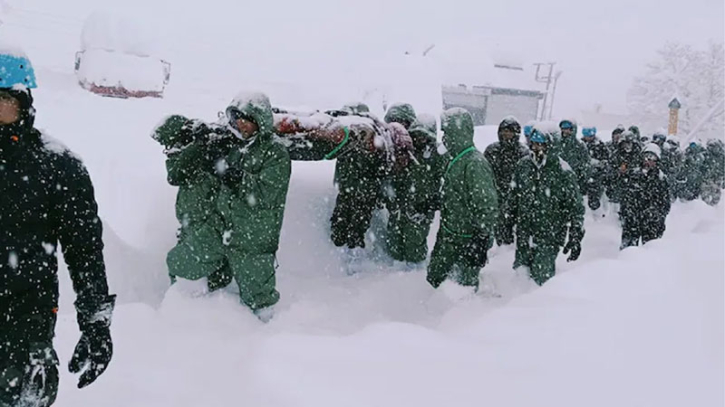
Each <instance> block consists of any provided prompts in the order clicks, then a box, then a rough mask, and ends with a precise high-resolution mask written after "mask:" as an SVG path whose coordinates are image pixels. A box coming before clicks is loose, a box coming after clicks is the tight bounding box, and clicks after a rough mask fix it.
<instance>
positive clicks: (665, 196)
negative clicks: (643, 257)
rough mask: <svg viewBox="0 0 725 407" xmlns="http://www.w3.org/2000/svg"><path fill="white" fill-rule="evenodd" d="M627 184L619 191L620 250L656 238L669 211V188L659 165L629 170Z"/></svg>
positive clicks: (662, 228) (662, 229)
mask: <svg viewBox="0 0 725 407" xmlns="http://www.w3.org/2000/svg"><path fill="white" fill-rule="evenodd" d="M631 172H632V174H631V175H630V176H629V178H630V183H629V185H628V186H627V189H626V190H624V191H622V205H621V209H620V217H621V219H622V244H621V246H620V249H624V248H626V247H630V246H637V245H639V241H640V239H641V240H642V244H645V243H647V242H649V241H651V240H655V239H659V238H661V237H662V235H664V233H665V219H666V218H667V214H668V213H669V212H670V192H669V191H670V187H669V185H668V183H667V177H666V176H665V174H664V173H663V172H662V171H660V169H659V168H653V169H649V170H648V169H643V168H635V169H633V170H631Z"/></svg>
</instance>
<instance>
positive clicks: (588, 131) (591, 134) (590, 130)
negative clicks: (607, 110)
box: [582, 127, 597, 137]
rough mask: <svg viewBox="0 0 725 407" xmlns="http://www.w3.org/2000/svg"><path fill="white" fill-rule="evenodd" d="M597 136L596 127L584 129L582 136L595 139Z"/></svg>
mask: <svg viewBox="0 0 725 407" xmlns="http://www.w3.org/2000/svg"><path fill="white" fill-rule="evenodd" d="M596 135H597V128H596V127H584V128H583V129H582V136H584V137H594V136H596Z"/></svg>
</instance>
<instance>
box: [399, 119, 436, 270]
mask: <svg viewBox="0 0 725 407" xmlns="http://www.w3.org/2000/svg"><path fill="white" fill-rule="evenodd" d="M409 132H410V135H411V137H412V138H413V144H414V146H415V160H414V161H412V162H411V163H410V164H409V165H408V166H407V167H406V168H405V169H404V170H402V171H401V172H400V173H398V174H395V175H393V177H392V187H393V191H394V196H393V197H392V198H391V199H390V200H389V202H388V205H387V206H388V210H389V212H390V218H389V220H388V234H387V250H388V254H389V255H390V256H391V257H392V258H393V259H395V260H398V261H404V262H408V263H420V262H422V261H424V260H425V259H426V257H428V232H429V231H430V225H431V223H432V222H433V217H434V214H435V211H436V209H438V206H439V200H440V197H439V190H440V184H441V177H442V175H443V174H442V173H443V167H444V159H443V156H441V155H440V154H438V151H437V145H436V128H435V121H433V123H432V127H431V126H430V124H427V125H424V124H423V123H420V122H415V123H413V125H412V126H411V128H410V130H409Z"/></svg>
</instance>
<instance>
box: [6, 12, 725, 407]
mask: <svg viewBox="0 0 725 407" xmlns="http://www.w3.org/2000/svg"><path fill="white" fill-rule="evenodd" d="M0 3H2V1H0ZM9 3H10V4H11V5H18V4H21V3H22V2H18V1H10V2H9ZM61 3H62V2H54V1H51V0H28V1H27V3H23V4H25V5H24V6H23V7H16V8H15V9H14V10H13V9H12V8H11V11H10V12H9V14H7V15H5V16H3V17H2V18H0V19H1V20H2V21H3V22H4V23H5V24H4V25H3V26H2V27H0V34H1V35H2V36H3V38H4V39H6V40H14V41H18V42H19V43H20V44H24V46H25V47H26V48H27V49H28V52H29V54H30V56H31V58H34V60H35V61H37V62H36V65H37V66H36V70H37V74H38V82H39V89H37V91H36V92H35V94H34V95H35V97H36V107H37V111H38V119H37V124H38V126H39V127H40V128H43V129H45V130H46V131H47V132H48V133H50V134H51V135H52V136H54V137H55V138H57V139H59V140H61V141H62V142H63V143H65V144H67V145H68V146H69V147H70V148H71V149H73V150H74V151H75V152H76V153H78V155H80V156H81V157H82V158H83V159H84V161H85V163H86V165H87V167H88V168H89V171H90V173H91V176H92V178H93V181H94V184H95V187H96V193H97V199H98V202H99V207H100V212H101V216H102V218H103V220H104V223H105V225H106V233H105V241H106V251H105V255H106V260H107V266H108V274H109V281H110V286H111V290H112V292H114V293H117V294H118V300H119V305H118V306H117V309H116V312H115V315H114V320H113V326H112V332H113V338H114V345H115V354H114V359H113V361H112V363H111V365H110V367H109V369H108V371H107V372H106V373H105V374H104V375H103V376H102V377H101V378H99V380H98V381H97V382H96V383H95V384H94V385H92V386H90V387H89V388H87V389H84V390H78V389H76V388H75V382H76V378H75V377H73V376H71V375H70V374H69V373H68V372H67V371H66V370H65V369H63V370H62V377H61V388H60V393H59V397H58V401H57V404H56V405H57V406H60V407H79V406H104V407H157V406H159V407H160V406H176V407H199V406H205V407H217V406H218V407H227V406H239V405H244V406H268V407H298V406H310V407H313V406H314V407H327V406H336V407H337V406H345V407H357V406H360V407H372V406H376V407H377V406H381V407H383V406H395V407H402V406H411V407H424V406H436V407H441V406H456V407H459V406H460V407H464V406H472V407H473V406H483V405H486V406H489V405H490V406H527V407H528V406H557V407H581V406H602V407H605V406H606V407H610V406H618V407H624V406H633V407H634V406H638V407H639V406H656V407H670V406H671V407H680V406H703V407H705V406H713V407H714V406H722V405H723V403H725V399H724V390H725V388H724V385H723V383H724V381H725V372H724V367H723V360H724V359H725V353H724V351H723V343H724V341H725V329H724V327H723V321H724V319H725V311H724V308H723V301H724V299H723V286H724V284H725V278H724V275H725V273H724V271H725V259H724V258H723V247H725V228H724V223H725V213H724V208H723V204H722V203H721V204H720V206H718V207H715V208H713V207H709V206H707V205H705V204H704V203H702V202H699V201H698V202H693V203H689V204H679V203H678V204H676V205H675V206H674V207H673V210H672V213H671V214H670V216H669V218H668V224H667V228H668V229H667V233H666V235H665V237H664V239H662V240H661V241H656V242H654V243H651V244H648V245H647V246H646V247H642V248H630V249H627V250H625V251H623V252H620V251H619V242H620V229H619V227H618V225H617V221H616V216H615V215H614V214H613V213H612V212H611V211H609V212H607V211H606V210H605V211H603V213H605V214H606V215H607V216H606V217H601V214H597V216H595V215H594V214H592V213H588V214H587V222H586V229H587V234H586V237H585V238H584V241H583V251H582V256H581V258H580V260H579V261H578V262H576V263H566V261H565V259H564V258H563V257H561V258H560V259H559V263H558V264H557V268H558V270H559V274H558V275H557V276H556V277H555V278H553V279H552V280H551V281H550V282H549V283H547V284H546V285H545V286H544V287H542V288H538V287H537V286H536V285H535V284H534V283H533V282H531V281H529V280H528V279H527V278H526V277H525V276H523V275H521V274H519V273H516V272H514V271H513V270H512V269H511V265H512V263H513V254H514V253H513V248H512V247H504V248H500V247H499V248H494V249H493V250H492V252H491V254H490V256H491V262H490V264H489V265H488V266H486V268H485V269H484V271H483V286H482V293H480V294H478V295H477V296H475V297H470V296H468V295H467V293H466V292H465V291H461V289H460V287H457V286H454V285H452V284H450V285H444V287H443V288H442V289H441V290H438V291H436V290H433V289H432V288H431V287H430V286H429V285H428V284H427V283H426V281H425V274H424V271H423V270H417V271H412V272H406V271H402V268H401V267H398V266H397V265H395V264H392V263H388V262H386V261H385V260H384V259H378V261H376V262H371V263H370V264H369V265H368V269H369V271H368V272H365V273H361V274H358V275H355V276H353V277H349V276H347V275H345V273H344V272H343V271H342V270H341V261H342V260H341V256H340V254H339V253H338V251H337V250H336V249H335V248H334V246H333V245H332V244H331V243H330V241H329V217H330V214H331V211H332V207H333V205H334V198H335V191H334V188H333V186H332V174H333V169H334V163H332V162H319V163H317V162H315V163H294V165H293V170H292V173H293V174H292V180H291V184H290V185H291V186H290V191H289V195H288V199H287V208H286V212H285V219H284V225H283V230H282V238H281V242H280V247H281V249H280V251H279V253H278V261H279V264H280V267H279V269H278V271H277V275H278V289H279V291H280V293H281V295H282V299H281V301H280V303H279V306H278V307H277V316H276V317H275V319H274V320H273V321H272V322H271V323H269V324H267V325H264V324H262V323H260V322H259V321H258V320H257V318H256V317H254V316H253V315H252V314H251V313H250V312H249V311H248V310H247V309H246V308H244V307H242V306H241V305H239V303H238V296H237V295H236V294H235V292H234V289H233V288H232V287H229V288H228V289H227V291H224V292H220V293H215V294H213V295H205V294H204V292H203V291H204V287H205V284H204V283H203V282H199V283H190V282H183V281H182V282H180V283H179V284H176V285H175V286H174V287H172V288H169V280H168V277H167V275H166V268H165V256H166V253H167V251H168V250H169V249H170V248H171V247H172V246H173V244H174V243H175V232H176V228H177V221H176V219H175V217H174V200H175V192H176V191H175V189H174V188H173V187H171V186H169V185H168V184H167V182H166V172H165V168H164V157H163V155H162V153H161V148H160V147H159V146H158V145H157V144H156V143H155V142H154V141H153V140H151V138H150V136H149V134H150V132H151V130H152V129H153V127H154V126H155V125H156V124H157V123H158V122H159V121H160V120H161V119H162V118H163V117H164V116H166V115H168V114H171V113H181V114H185V115H189V116H192V117H199V118H202V119H206V120H214V119H215V118H216V114H217V111H219V110H223V109H224V108H225V107H226V104H227V103H228V102H229V101H230V100H231V98H232V96H233V95H234V94H236V93H237V91H238V90H239V88H246V87H254V88H259V89H262V90H269V92H270V93H271V94H272V101H273V103H275V101H276V100H277V103H280V104H295V105H303V104H304V105H307V106H311V107H336V105H335V104H342V103H344V102H348V101H350V100H354V99H357V98H362V97H363V96H364V95H365V92H364V89H359V87H358V86H353V85H349V77H347V76H345V75H343V74H342V73H344V72H346V71H345V68H346V67H343V68H340V69H339V70H334V72H335V74H330V75H331V76H330V78H331V79H330V81H329V82H325V78H328V77H327V76H326V75H327V74H328V73H329V72H328V71H325V72H316V71H315V69H313V68H311V66H313V64H312V63H311V62H310V63H309V64H306V63H299V61H300V60H302V58H303V57H304V56H305V55H306V54H307V53H310V52H315V50H317V48H316V47H315V44H317V43H312V44H306V45H305V46H304V47H303V46H300V47H298V48H295V49H287V50H282V51H280V50H278V51H279V52H281V53H282V54H283V55H284V57H285V58H288V59H289V62H290V64H294V63H296V62H297V63H298V65H297V66H298V67H299V69H298V70H297V74H298V75H299V76H298V77H293V78H292V79H290V81H291V83H292V84H295V85H298V86H299V87H298V88H294V85H293V86H292V88H290V83H285V84H283V85H280V86H279V88H275V87H274V86H275V84H279V83H278V82H274V80H273V79H274V78H273V76H276V75H282V76H283V75H284V74H285V73H286V72H288V71H283V69H282V68H279V69H280V71H282V72H272V73H270V74H269V76H265V77H264V78H262V79H260V80H255V79H257V78H261V77H262V75H261V74H260V75H257V74H259V73H260V72H261V71H262V70H263V69H264V67H267V66H268V65H265V64H262V63H260V64H259V65H254V64H247V63H246V62H244V63H243V62H238V61H237V59H238V55H236V54H234V55H230V54H225V55H223V56H221V57H219V58H220V59H219V60H215V62H216V63H215V64H207V63H206V62H205V61H209V60H211V59H209V58H207V57H209V55H206V54H201V56H199V55H197V57H198V58H195V56H194V53H193V52H188V53H187V52H185V51H189V49H192V48H193V49H197V50H201V49H205V47H207V45H208V44H211V43H206V42H202V40H198V41H199V42H198V43H195V42H194V41H195V40H194V35H196V34H199V32H200V31H202V32H204V29H202V28H199V27H196V26H195V27H196V29H194V30H188V32H185V31H184V28H185V27H186V28H188V27H190V26H192V25H190V24H191V22H190V21H183V23H184V24H186V23H188V24H189V25H186V26H184V25H183V24H181V25H180V26H174V27H171V26H169V27H170V30H171V28H173V30H171V31H169V32H166V33H165V34H164V35H167V36H169V37H172V36H173V35H178V38H177V39H176V40H177V41H178V43H177V42H169V43H168V45H169V46H168V47H162V48H164V49H165V50H166V52H168V53H171V54H172V55H171V57H170V58H169V59H170V60H171V61H172V62H173V63H174V67H175V68H174V69H175V70H174V77H173V79H172V82H171V85H170V86H169V88H168V89H167V93H166V96H165V98H164V99H159V100H149V99H143V100H119V99H108V98H101V97H99V96H96V95H93V94H91V93H88V92H86V91H85V90H83V89H81V88H80V87H79V86H78V84H77V80H76V77H75V75H74V74H73V55H74V52H75V51H76V50H78V49H79V47H80V38H81V37H80V33H81V28H82V23H83V19H84V18H85V15H86V14H84V13H83V12H82V11H81V10H90V5H91V4H95V2H93V1H90V0H87V1H85V2H84V1H76V2H73V4H74V6H73V7H70V6H69V7H66V6H64V5H61ZM98 3H101V2H98ZM106 3H107V2H106ZM147 3H148V2H147ZM213 3H214V4H216V3H219V1H217V0H214V1H213ZM220 4H221V3H220ZM270 4H271V3H270ZM166 6H170V8H173V6H172V3H171V2H158V4H154V5H153V6H150V8H154V7H158V8H159V10H164V8H165V7H166ZM331 7H333V6H331ZM182 8H183V7H182ZM333 8H334V7H333ZM292 11H299V12H300V13H303V12H304V7H303V6H299V10H297V9H294V10H292ZM365 12H366V13H368V12H369V11H365ZM209 13H211V11H210V12H209ZM214 13H215V15H216V16H218V18H219V19H220V20H221V21H222V22H226V23H230V21H227V20H231V17H230V16H229V15H225V13H224V12H219V11H218V9H217V10H215V11H214ZM149 15H150V14H149ZM159 15H161V14H159ZM179 15H185V14H184V13H183V10H182V11H179V10H170V11H169V13H168V14H167V15H164V16H163V17H158V18H159V20H160V21H162V22H160V23H159V24H170V23H169V21H171V20H173V18H172V17H174V16H179ZM146 17H148V15H147V16H146ZM186 18H187V19H188V18H190V17H188V15H187V17H186ZM286 18H287V17H285V19H284V21H287V20H286ZM289 19H290V20H291V21H292V20H293V19H292V18H291V17H290V18H289ZM39 21H40V22H39ZM284 21H283V22H284ZM253 23H254V24H258V22H253ZM363 23H364V22H361V23H360V24H361V25H363ZM220 25H223V24H220ZM293 26H294V27H295V28H298V27H297V26H296V25H293ZM40 27H42V29H40ZM252 28H255V27H252ZM302 28H304V27H302ZM353 28H355V27H353ZM205 29H208V30H210V32H204V35H208V36H210V38H214V35H216V34H219V33H221V32H223V31H224V30H223V29H222V28H221V27H219V26H216V25H214V24H210V25H208V27H206V26H205ZM227 30H228V26H227ZM217 37H220V38H224V37H223V36H221V34H219V35H218V36H217ZM205 38H206V37H205ZM240 38H242V39H243V41H242V42H244V44H245V45H248V46H249V47H251V48H250V50H249V51H248V52H250V53H252V54H253V55H255V57H256V58H260V60H263V58H262V55H263V54H264V52H265V50H264V49H256V48H254V47H255V46H256V43H254V41H253V40H252V39H250V38H247V37H244V36H241V35H240ZM324 39H325V38H319V40H320V41H322V40H324ZM185 41H186V42H188V43H189V44H192V45H190V46H189V47H188V48H185V47H184V46H185V45H186V44H185V43H184V42H185ZM351 41H352V40H351ZM233 43H235V39H233V38H224V39H223V40H219V41H217V42H215V43H213V45H209V47H210V48H214V50H215V51H218V50H219V49H225V48H226V49H229V47H231V45H230V44H233ZM341 48H344V47H341ZM337 51H339V52H342V51H341V50H337ZM209 52H211V51H209ZM340 55H344V54H340ZM164 57H167V55H164ZM174 57H176V58H174ZM337 57H339V55H338V56H337ZM268 58H269V61H272V60H274V58H273V57H272V56H269V57H268ZM331 59H334V58H331ZM235 61H237V62H235ZM304 61H306V62H309V60H304ZM233 63H237V65H236V66H238V69H227V68H228V67H230V66H235V65H233ZM351 64H352V63H351ZM391 64H393V65H395V66H400V65H398V64H395V63H394V62H391ZM315 66H317V65H315ZM290 71H295V69H290ZM330 72H332V70H331V71H330ZM217 74H218V76H214V75H217ZM337 74H339V75H341V76H336V75H337ZM348 74H349V75H352V76H354V75H355V74H354V73H352V74H350V73H348ZM305 75H306V77H305ZM374 75H378V76H380V77H384V76H385V72H384V71H375V73H374ZM374 75H373V76H374ZM429 75H432V74H431V73H430V72H425V73H422V74H421V78H430V76H429ZM303 77H305V78H304V80H302V78H303ZM270 78H272V79H270ZM377 79H379V78H376V77H372V78H370V79H369V80H370V81H371V82H375V83H388V82H387V81H384V80H382V79H380V80H377ZM366 80H367V78H366ZM338 82H339V83H341V84H345V86H339V87H338V86H336V85H337V84H338ZM360 83H362V82H360ZM357 84H358V83H357V82H356V83H355V85H357ZM315 86H324V88H321V89H320V91H319V93H318V92H309V90H310V89H315ZM416 86H417V82H416V81H415V80H411V81H410V83H408V84H407V85H406V86H405V87H403V88H401V89H397V90H396V91H399V92H400V93H398V95H401V96H400V97H405V96H402V95H405V94H410V95H413V94H414V92H415V91H417V90H418V89H416ZM275 91H278V93H277V95H279V96H278V99H275ZM407 92H411V93H407ZM415 94H416V95H420V96H419V97H420V98H421V99H423V98H425V97H426V96H425V95H424V94H422V93H415ZM285 95H287V96H285ZM411 97H414V96H411ZM416 101H417V100H410V102H412V103H413V104H416ZM420 103H421V104H424V105H425V106H428V105H429V103H430V102H429V101H428V100H426V101H422V100H421V102H420ZM423 112H425V110H423ZM429 113H437V112H429ZM495 137H496V135H495V129H493V128H490V127H485V128H479V129H477V138H476V142H477V144H478V147H479V148H481V149H482V148H485V146H486V145H487V144H488V143H490V142H491V141H493V140H494V139H495ZM383 221H384V214H380V216H379V218H378V219H376V220H375V224H374V225H373V231H375V230H379V228H380V225H381V223H382V222H383ZM376 228H377V229H376ZM437 228H438V224H437V222H436V223H435V224H434V227H433V230H432V232H431V235H430V236H429V242H430V243H431V246H432V243H433V242H434V239H435V231H436V230H437ZM67 274H68V273H67V271H66V270H65V269H61V270H60V275H61V309H60V318H59V323H58V327H57V329H58V335H57V338H56V347H57V349H58V353H59V356H60V358H61V364H62V365H63V366H65V365H66V364H67V361H68V359H69V358H70V355H71V353H72V350H73V347H74V346H75V343H76V341H77V339H78V335H79V333H78V330H77V327H76V322H75V314H74V312H73V306H72V301H73V299H74V298H73V294H72V290H71V286H70V281H69V278H68V275H67ZM446 284H448V283H446Z"/></svg>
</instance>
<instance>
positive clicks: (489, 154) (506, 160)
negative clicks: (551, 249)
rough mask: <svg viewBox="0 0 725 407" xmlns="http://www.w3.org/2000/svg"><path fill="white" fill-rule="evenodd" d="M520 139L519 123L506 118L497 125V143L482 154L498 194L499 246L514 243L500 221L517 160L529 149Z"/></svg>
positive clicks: (497, 236)
mask: <svg viewBox="0 0 725 407" xmlns="http://www.w3.org/2000/svg"><path fill="white" fill-rule="evenodd" d="M520 137H521V125H520V124H519V121H518V120H517V119H516V118H515V117H513V116H508V117H506V118H504V119H503V120H502V121H501V123H500V124H499V125H498V141H496V142H494V143H493V144H491V145H489V146H488V147H486V151H485V152H484V153H483V156H484V157H486V160H488V163H489V164H490V165H491V169H492V170H493V176H494V180H495V182H496V192H497V193H498V204H499V209H500V214H499V222H498V225H497V226H496V233H495V235H496V243H497V244H498V245H499V246H500V245H507V244H512V243H513V242H514V236H513V234H512V233H508V232H510V231H509V230H507V229H506V228H504V227H502V225H503V224H504V223H505V222H503V219H502V217H503V212H502V210H503V208H504V206H505V203H506V201H507V200H508V196H509V193H510V191H511V180H512V179H513V177H514V171H515V170H516V166H517V165H518V163H519V160H521V159H522V158H524V157H526V156H527V155H528V154H529V149H528V148H526V146H525V145H523V144H521V143H520V142H519V138H520Z"/></svg>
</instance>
